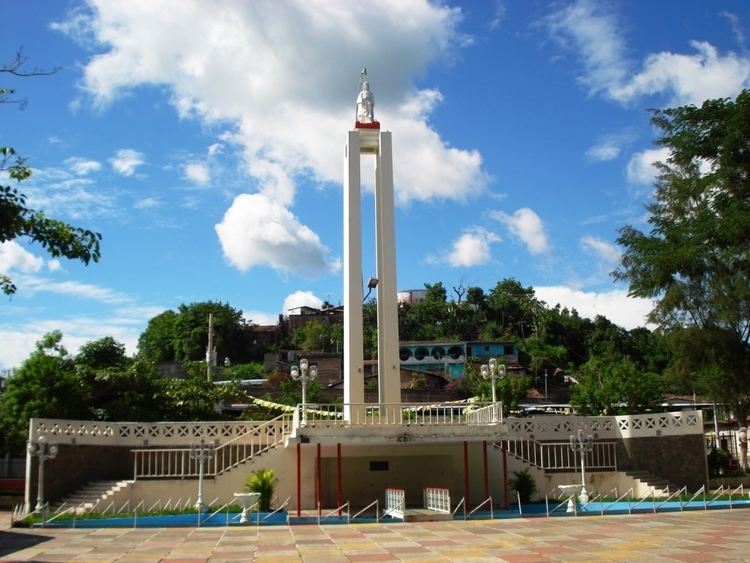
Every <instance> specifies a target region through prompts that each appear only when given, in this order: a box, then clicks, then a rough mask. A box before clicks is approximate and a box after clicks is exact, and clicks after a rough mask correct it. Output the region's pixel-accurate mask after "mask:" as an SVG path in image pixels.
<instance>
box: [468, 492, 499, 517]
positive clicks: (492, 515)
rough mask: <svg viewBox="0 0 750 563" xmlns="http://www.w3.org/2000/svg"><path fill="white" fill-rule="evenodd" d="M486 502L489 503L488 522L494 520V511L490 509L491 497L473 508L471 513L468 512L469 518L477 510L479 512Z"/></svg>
mask: <svg viewBox="0 0 750 563" xmlns="http://www.w3.org/2000/svg"><path fill="white" fill-rule="evenodd" d="M488 502H489V503H490V520H494V519H495V511H494V510H493V508H492V497H487V498H486V499H484V500H483V501H482V502H480V503H479V504H478V505H477V506H476V508H474V510H472V511H471V512H469V516H471V515H472V514H474V513H475V512H476V511H477V510H479V509H480V508H482V507H483V506H484V505H485V504H487V503H488Z"/></svg>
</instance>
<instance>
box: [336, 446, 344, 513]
mask: <svg viewBox="0 0 750 563" xmlns="http://www.w3.org/2000/svg"><path fill="white" fill-rule="evenodd" d="M342 504H344V492H343V490H342V487H341V444H340V443H339V444H336V506H338V507H339V516H341V505H342Z"/></svg>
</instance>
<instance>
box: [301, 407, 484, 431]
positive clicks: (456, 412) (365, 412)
mask: <svg viewBox="0 0 750 563" xmlns="http://www.w3.org/2000/svg"><path fill="white" fill-rule="evenodd" d="M487 407H489V408H490V409H491V408H493V405H492V403H466V402H456V403H450V402H447V403H343V404H342V403H339V404H308V405H307V406H306V416H305V417H302V416H299V418H300V419H301V420H302V419H305V426H307V427H308V428H314V427H331V426H390V425H409V424H414V425H451V424H458V425H467V424H479V423H481V421H482V420H483V418H485V417H486V418H487V419H488V420H489V418H490V417H491V415H492V411H491V410H487ZM301 408H302V405H298V409H301ZM344 413H348V415H349V420H344Z"/></svg>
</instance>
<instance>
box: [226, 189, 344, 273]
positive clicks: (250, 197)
mask: <svg viewBox="0 0 750 563" xmlns="http://www.w3.org/2000/svg"><path fill="white" fill-rule="evenodd" d="M216 233H217V234H218V236H219V240H220V241H221V247H222V249H223V251H224V256H225V257H226V259H227V260H228V261H229V262H230V263H231V264H232V265H233V266H235V267H236V268H238V269H239V270H241V271H246V270H249V269H250V268H252V267H254V266H270V267H272V268H276V269H278V270H283V271H287V272H296V273H298V274H300V275H303V276H307V277H315V276H319V275H322V274H326V273H332V272H334V271H336V270H338V264H337V262H335V261H331V260H330V259H329V258H328V254H329V251H328V248H326V247H325V246H324V245H323V243H321V242H320V238H319V237H318V235H317V234H315V233H314V232H313V231H312V230H310V228H309V227H307V226H305V225H303V224H302V223H300V222H299V219H297V217H295V216H294V214H292V213H291V212H290V211H289V210H288V209H286V208H285V207H284V206H282V205H279V204H278V203H276V202H275V201H272V200H271V199H269V198H268V197H266V196H265V195H262V194H241V195H239V196H237V197H236V198H235V199H234V202H232V205H231V206H230V207H229V209H228V210H227V211H226V213H225V214H224V218H223V219H222V220H221V223H219V224H217V225H216Z"/></svg>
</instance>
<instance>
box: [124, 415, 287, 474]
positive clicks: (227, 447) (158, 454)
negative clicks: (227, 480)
mask: <svg viewBox="0 0 750 563" xmlns="http://www.w3.org/2000/svg"><path fill="white" fill-rule="evenodd" d="M291 428H292V425H291V417H290V416H289V415H288V414H284V415H281V416H279V417H277V418H275V419H273V420H271V421H268V422H265V423H262V424H260V425H258V426H255V427H254V428H252V429H251V430H250V431H249V432H246V433H245V434H243V435H241V436H237V437H236V438H234V439H232V440H229V441H228V442H225V443H223V444H221V445H219V446H217V447H216V449H215V452H214V455H213V456H211V457H209V458H208V459H207V460H206V462H205V464H206V465H205V468H204V474H205V475H220V474H222V473H224V472H225V471H227V470H229V469H231V468H233V467H236V466H237V465H239V464H240V463H242V462H244V461H246V460H248V459H250V458H251V457H253V456H256V455H258V454H261V453H263V452H265V451H267V450H269V449H271V448H274V447H276V446H278V445H280V444H282V443H283V442H284V438H285V437H286V436H287V434H288V433H289V432H290V431H291ZM133 453H134V455H135V461H134V478H135V479H138V478H165V477H197V476H198V473H199V470H200V467H199V464H198V462H197V461H196V460H195V459H191V457H190V448H149V449H135V450H133Z"/></svg>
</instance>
